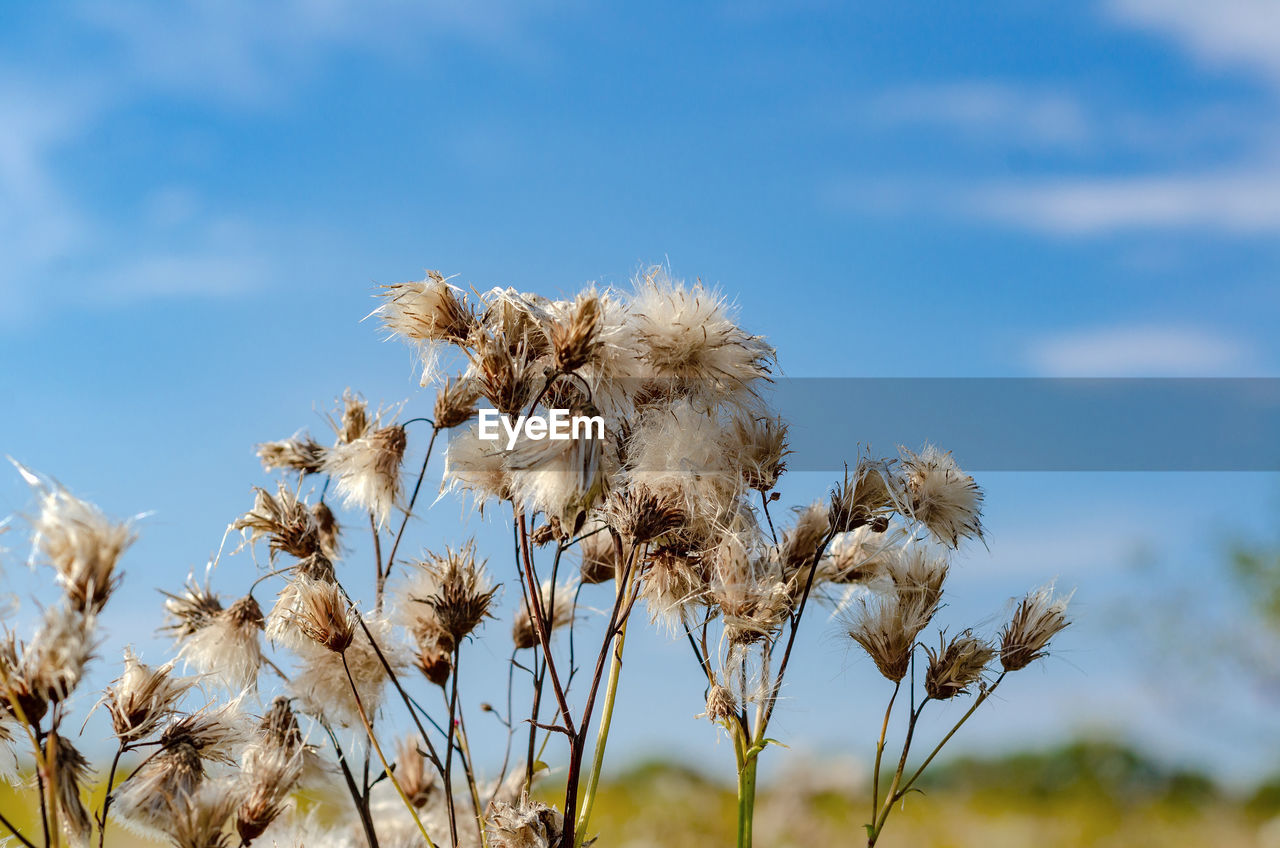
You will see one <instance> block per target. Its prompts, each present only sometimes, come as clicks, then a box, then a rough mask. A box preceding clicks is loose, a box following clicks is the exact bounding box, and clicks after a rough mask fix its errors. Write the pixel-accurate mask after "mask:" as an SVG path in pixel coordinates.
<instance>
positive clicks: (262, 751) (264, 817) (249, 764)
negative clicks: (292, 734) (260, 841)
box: [235, 745, 303, 845]
mask: <svg viewBox="0 0 1280 848" xmlns="http://www.w3.org/2000/svg"><path fill="white" fill-rule="evenodd" d="M302 753H303V752H302V748H301V747H298V748H294V749H289V748H284V747H277V746H267V745H263V746H251V747H249V748H248V749H246V751H245V756H244V761H243V765H242V767H241V771H240V780H239V784H240V785H239V795H240V798H241V799H242V800H241V801H240V803H239V805H238V806H237V807H236V812H235V825H236V833H237V834H238V835H239V836H240V842H241V844H242V845H248V844H249V843H250V842H252V841H253V840H255V839H257V838H258V837H259V836H261V835H262V834H263V832H264V831H266V829H267V828H268V827H270V826H271V823H272V822H273V821H275V820H276V818H277V817H278V816H279V815H280V814H281V813H282V812H284V810H285V807H286V806H287V805H288V801H289V793H290V792H292V791H293V788H294V786H296V785H297V783H298V778H299V777H300V776H301V774H302V762H303V757H302Z"/></svg>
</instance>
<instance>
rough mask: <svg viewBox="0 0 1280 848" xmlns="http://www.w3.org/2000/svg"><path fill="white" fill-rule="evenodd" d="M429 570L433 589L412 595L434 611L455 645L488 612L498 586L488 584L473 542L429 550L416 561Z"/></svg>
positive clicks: (458, 643) (455, 645) (485, 616)
mask: <svg viewBox="0 0 1280 848" xmlns="http://www.w3.org/2000/svg"><path fill="white" fill-rule="evenodd" d="M418 565H419V567H420V568H423V569H425V570H426V571H428V572H430V575H431V578H432V581H433V582H434V584H435V587H436V590H435V591H434V592H432V593H431V594H429V595H426V596H424V597H418V598H413V599H412V600H414V601H417V602H418V603H421V604H425V605H427V606H428V607H430V608H431V610H432V611H433V612H434V613H435V618H436V621H437V622H438V623H439V625H440V627H441V629H442V630H443V631H444V633H445V634H446V635H447V636H448V638H449V641H450V642H451V643H452V645H453V646H454V647H455V648H456V647H457V646H458V645H460V644H461V643H462V640H463V639H465V638H466V637H467V636H468V635H469V634H470V633H471V631H473V630H475V629H476V627H478V626H479V625H480V622H482V621H483V620H484V619H485V618H487V617H488V616H489V606H490V605H491V604H492V603H493V596H494V593H495V592H497V591H498V590H497V588H496V587H495V586H493V585H491V583H490V581H489V577H488V575H487V574H486V573H485V569H484V563H483V562H480V563H477V562H476V548H475V542H474V541H471V542H468V543H467V544H465V545H463V546H462V547H461V548H458V549H457V550H454V549H452V548H446V549H445V551H444V553H443V554H430V555H428V557H427V559H426V560H424V561H423V562H421V563H419V564H418Z"/></svg>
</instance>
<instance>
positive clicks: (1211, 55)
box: [1105, 0, 1280, 85]
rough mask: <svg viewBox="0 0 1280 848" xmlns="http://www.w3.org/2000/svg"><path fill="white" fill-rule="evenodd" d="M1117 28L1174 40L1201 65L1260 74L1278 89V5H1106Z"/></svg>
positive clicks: (1165, 1) (1121, 1)
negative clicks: (1122, 26)
mask: <svg viewBox="0 0 1280 848" xmlns="http://www.w3.org/2000/svg"><path fill="white" fill-rule="evenodd" d="M1105 8H1106V11H1107V13H1108V15H1109V16H1110V17H1111V18H1112V19H1113V20H1116V21H1119V22H1121V23H1124V24H1127V25H1130V26H1136V27H1141V28H1144V29H1147V30H1151V31H1155V32H1158V33H1160V34H1162V35H1165V36H1170V37H1172V38H1174V39H1176V40H1177V41H1178V42H1179V43H1180V44H1182V45H1183V46H1184V47H1185V48H1186V49H1187V50H1189V51H1190V52H1191V53H1192V54H1193V55H1194V56H1196V57H1198V58H1199V59H1200V60H1202V61H1204V62H1206V63H1210V64H1213V65H1217V66H1235V67H1241V68H1246V69H1249V70H1252V71H1254V72H1258V73H1260V74H1261V75H1262V76H1263V77H1264V78H1266V79H1267V80H1269V81H1270V82H1271V84H1273V85H1280V3H1276V2H1275V0H1212V2H1209V1H1208V0H1109V2H1108V3H1107V5H1106V7H1105Z"/></svg>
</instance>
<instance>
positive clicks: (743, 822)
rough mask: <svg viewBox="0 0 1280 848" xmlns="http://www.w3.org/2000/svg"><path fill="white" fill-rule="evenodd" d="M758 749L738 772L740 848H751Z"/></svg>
mask: <svg viewBox="0 0 1280 848" xmlns="http://www.w3.org/2000/svg"><path fill="white" fill-rule="evenodd" d="M757 753H758V749H756V748H752V749H751V750H750V751H748V752H747V754H746V757H745V762H744V763H743V765H742V768H741V769H739V770H738V848H751V829H752V825H753V823H754V821H755V813H756V768H757V766H758V765H759V762H760V759H759V757H757V756H756V754H757Z"/></svg>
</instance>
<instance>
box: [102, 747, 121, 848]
mask: <svg viewBox="0 0 1280 848" xmlns="http://www.w3.org/2000/svg"><path fill="white" fill-rule="evenodd" d="M124 751H125V743H123V742H121V743H120V744H119V746H117V747H116V755H115V756H114V757H112V758H111V770H110V771H108V772H107V794H106V795H104V796H103V797H102V813H101V814H100V817H99V819H98V848H103V844H104V843H105V842H106V839H107V811H108V810H110V809H111V790H112V788H113V787H114V785H115V782H116V768H118V767H119V765H120V757H121V756H123V755H124Z"/></svg>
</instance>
